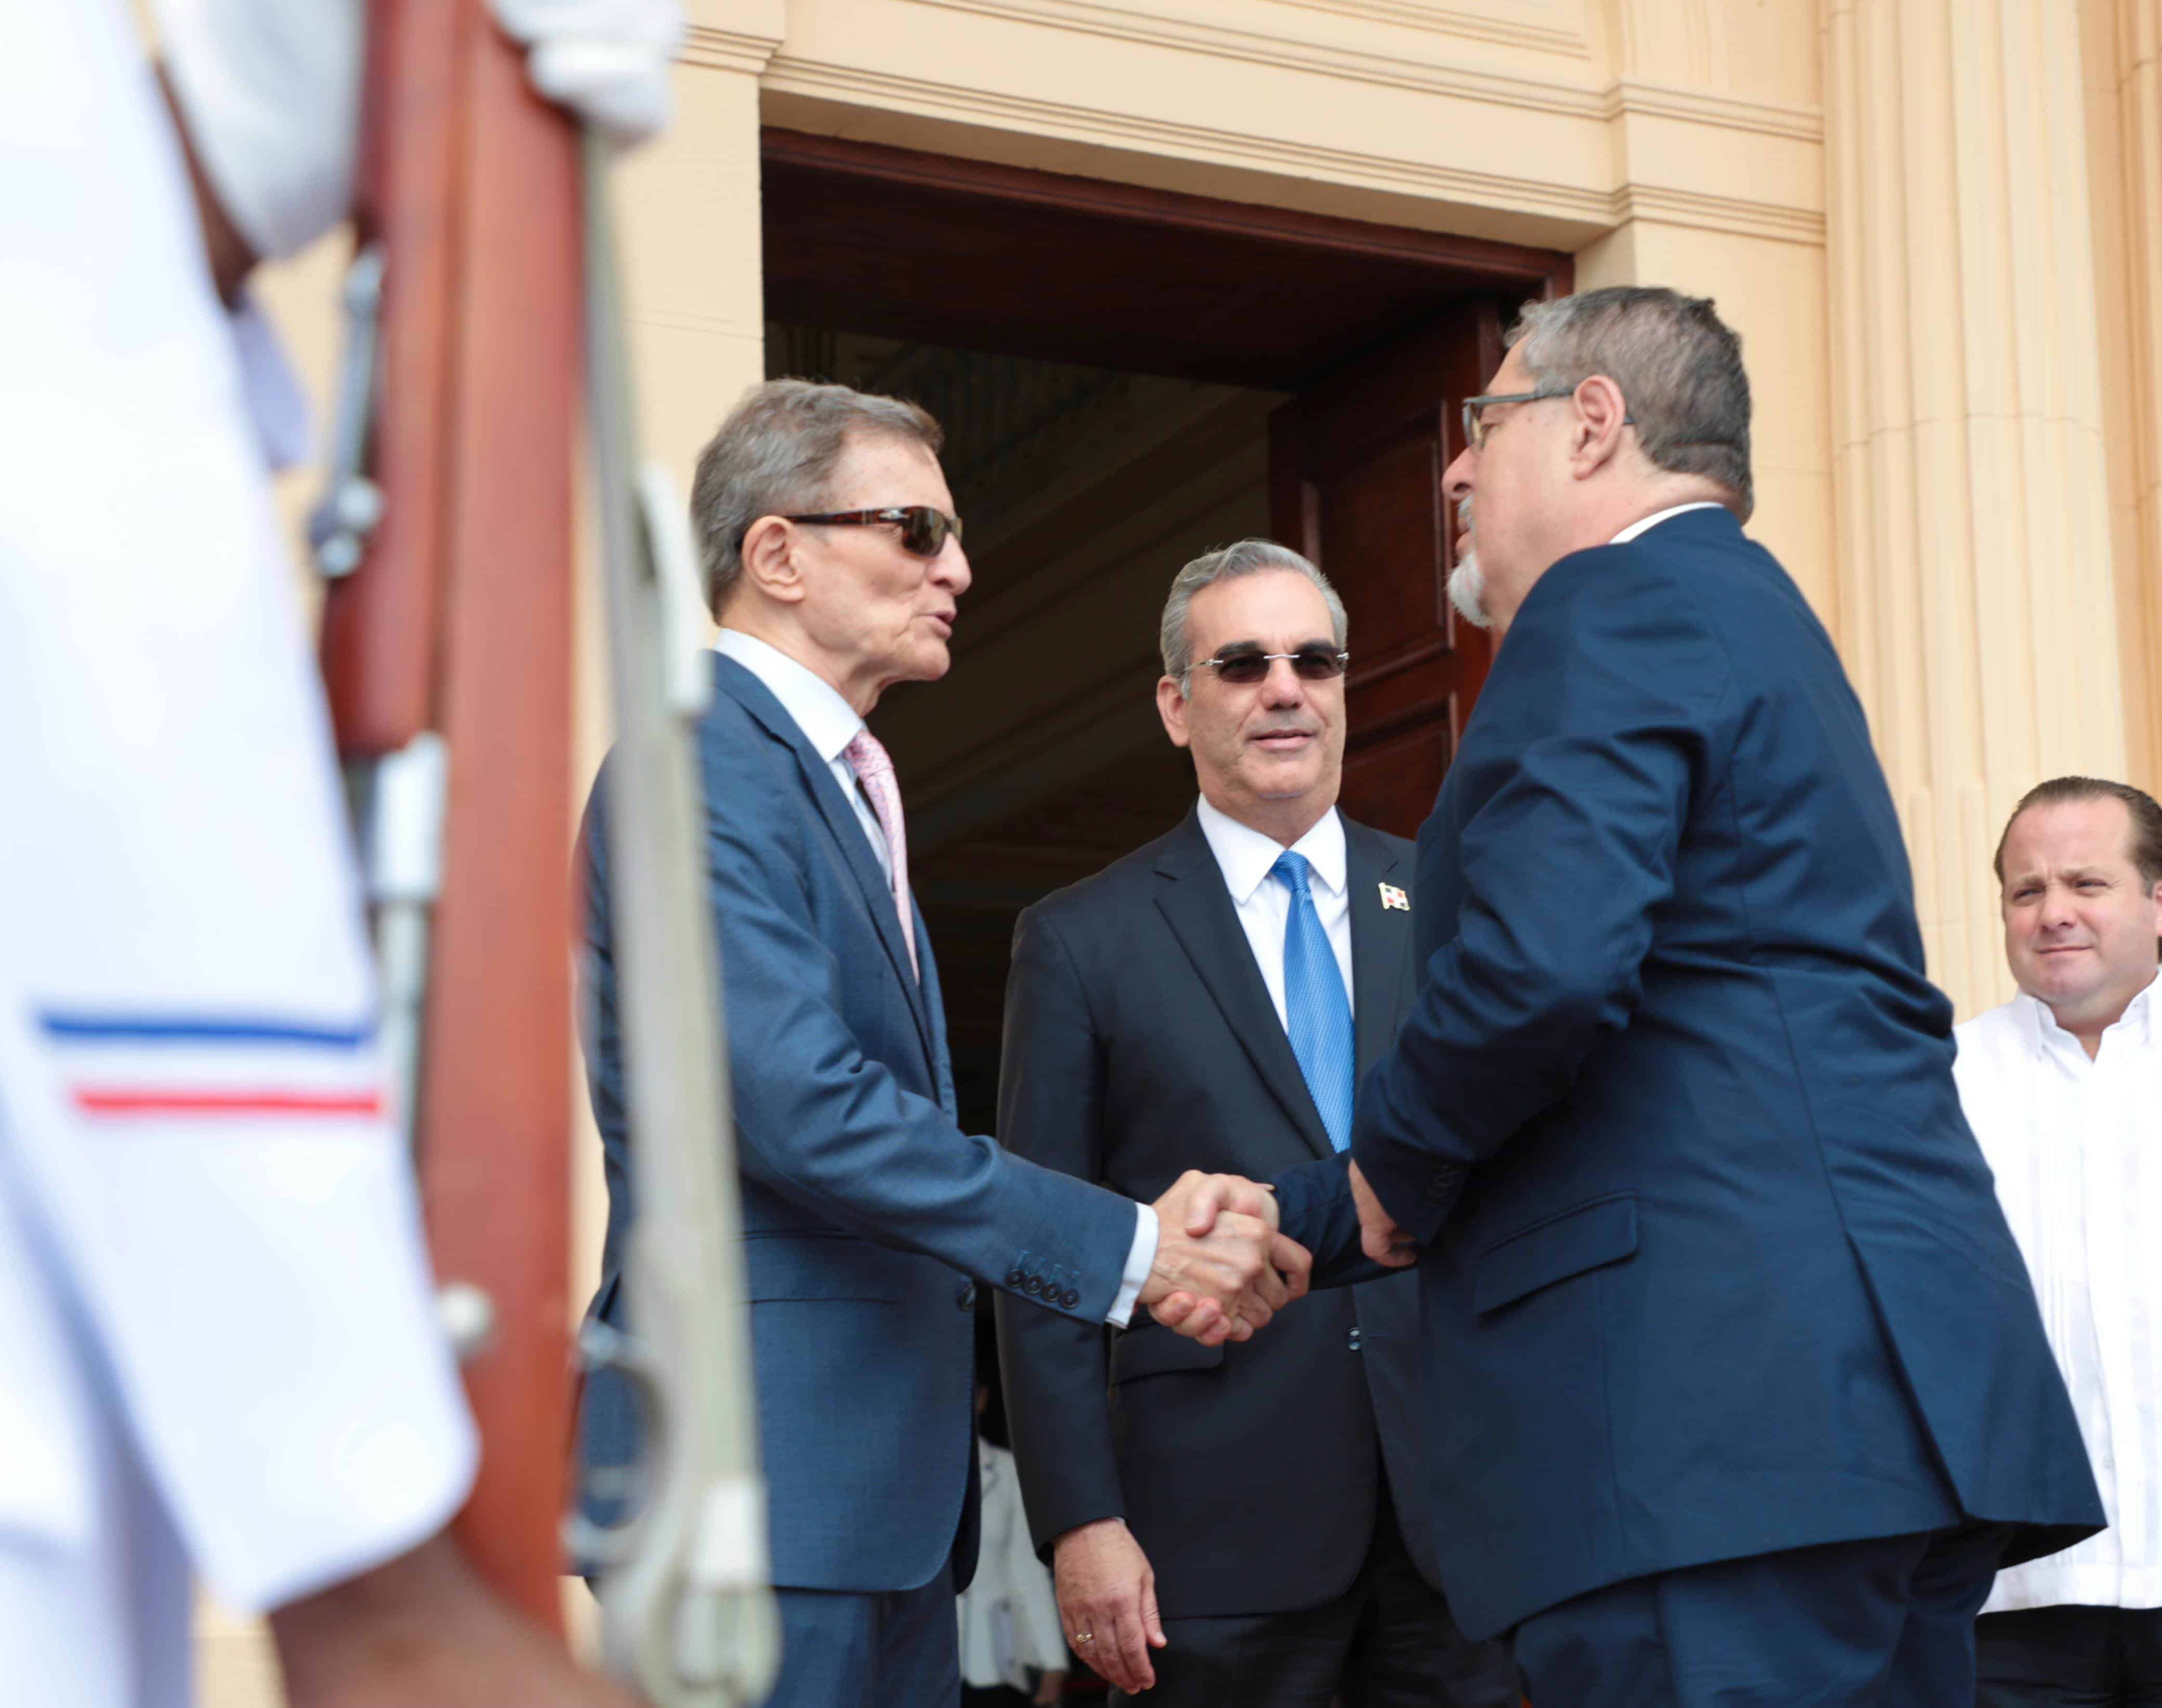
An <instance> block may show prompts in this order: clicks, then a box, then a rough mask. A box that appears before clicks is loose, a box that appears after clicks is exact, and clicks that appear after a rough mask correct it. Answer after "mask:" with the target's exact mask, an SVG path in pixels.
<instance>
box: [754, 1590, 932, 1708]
mask: <svg viewBox="0 0 2162 1708" xmlns="http://www.w3.org/2000/svg"><path fill="white" fill-rule="evenodd" d="M774 1599H775V1600H776V1601H778V1602H779V1603H780V1604H781V1676H780V1678H779V1679H778V1680H776V1683H775V1684H774V1687H773V1694H772V1695H770V1696H769V1697H767V1698H766V1708H953V1705H954V1704H956V1703H957V1702H958V1701H959V1700H961V1640H960V1622H959V1620H958V1617H956V1615H955V1613H954V1610H953V1565H952V1563H951V1562H950V1561H949V1562H948V1564H945V1565H943V1566H941V1567H940V1568H939V1569H938V1575H937V1576H936V1577H934V1578H933V1579H932V1580H931V1581H930V1582H929V1583H927V1584H926V1585H923V1586H922V1588H921V1589H915V1590H893V1591H891V1592H890V1593H886V1594H882V1595H854V1594H848V1593H845V1592H837V1591H833V1590H775V1591H774Z"/></svg>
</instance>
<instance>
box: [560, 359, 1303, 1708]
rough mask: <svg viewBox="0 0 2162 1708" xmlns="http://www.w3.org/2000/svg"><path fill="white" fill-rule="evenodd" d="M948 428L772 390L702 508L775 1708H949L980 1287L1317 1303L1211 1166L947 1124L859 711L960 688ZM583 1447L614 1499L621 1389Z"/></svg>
mask: <svg viewBox="0 0 2162 1708" xmlns="http://www.w3.org/2000/svg"><path fill="white" fill-rule="evenodd" d="M938 442H939V435H938V429H937V426H936V425H935V424H934V423H933V422H932V420H931V418H930V417H929V416H928V415H925V414H924V413H923V412H922V410H918V409H917V408H916V407H915V406H914V405H911V404H906V403H902V402H899V401H897V400H894V399H890V398H875V397H870V396H866V395H864V394H860V393H857V392H854V391H850V390H848V389H845V388H843V387H840V386H819V385H811V384H805V383H804V382H802V381H800V380H781V381H775V382H772V383H770V384H766V385H764V386H761V387H759V388H757V389H755V390H754V391H753V392H752V393H751V394H749V397H748V398H747V399H746V400H745V401H744V403H743V404H741V405H739V407H738V408H737V409H736V410H735V411H734V413H733V414H732V415H730V416H729V419H728V420H727V421H725V422H724V423H723V425H722V426H721V429H720V431H719V432H718V434H717V435H716V436H715V437H714V439H713V442H712V443H711V444H710V445H708V447H707V448H706V450H705V452H704V453H703V454H702V457H701V458H700V461H699V466H698V473H697V485H696V487H695V488H694V491H693V496H692V511H693V520H694V521H695V523H696V525H697V530H698V534H699V539H700V546H701V551H702V556H703V558H704V562H705V567H706V572H707V575H708V582H709V586H710V588H711V590H712V593H713V607H714V610H715V613H716V614H717V615H718V618H719V619H720V622H721V624H722V634H721V639H720V642H719V645H718V649H717V650H718V658H717V659H716V661H715V672H716V674H715V681H716V685H717V687H718V692H717V693H716V694H715V696H714V701H713V708H712V709H711V711H710V712H708V714H707V715H706V717H705V718H704V720H703V722H702V725H701V728H700V731H699V749H700V757H701V764H702V780H703V783H704V791H705V797H706V803H707V805H706V823H705V838H706V840H705V851H706V861H707V872H708V884H709V886H710V892H711V895H712V897H713V915H714V922H715V927H716V930H717V932H718V942H719V945H720V959H721V969H722V979H723V986H724V995H725V999H726V1003H727V1017H728V1033H729V1069H730V1073H731V1076H732V1079H733V1084H734V1099H735V1116H736V1130H737V1139H738V1144H739V1163H740V1166H741V1168H742V1173H743V1182H742V1194H743V1219H744V1267H745V1270H746V1272H747V1278H748V1281H749V1293H750V1298H751V1337H752V1342H753V1348H754V1353H755V1363H756V1371H757V1385H758V1409H759V1421H760V1442H761V1452H762V1455H763V1461H764V1466H765V1476H766V1481H767V1486H768V1491H769V1496H770V1502H769V1504H770V1512H771V1514H772V1525H771V1529H772V1536H771V1541H772V1562H773V1576H774V1581H775V1583H776V1585H777V1586H778V1587H779V1590H780V1603H781V1632H782V1644H783V1653H782V1660H781V1679H780V1682H779V1684H778V1685H777V1686H776V1691H775V1694H774V1695H773V1696H772V1698H771V1699H770V1700H772V1701H773V1702H774V1703H776V1704H781V1705H786V1708H842V1705H846V1708H933V1705H937V1708H946V1705H950V1704H951V1703H953V1701H954V1700H956V1699H957V1698H958V1693H959V1689H960V1679H959V1664H958V1653H957V1642H956V1636H957V1627H956V1623H955V1621H954V1617H953V1596H954V1594H955V1591H956V1590H957V1589H958V1587H959V1586H961V1585H964V1584H965V1583H966V1582H967V1581H968V1579H969V1575H970V1573H971V1572H972V1571H973V1570H974V1563H975V1538H976V1524H975V1516H976V1502H977V1494H978V1491H977V1476H976V1457H975V1447H974V1423H973V1403H972V1402H973V1399H974V1385H975V1379H974V1371H973V1367H972V1366H973V1360H974V1321H975V1293H976V1283H977V1282H979V1281H980V1282H987V1283H989V1284H990V1285H992V1286H995V1287H1000V1288H1005V1289H1006V1290H1007V1291H1009V1292H1010V1293H1014V1294H1016V1296H1018V1297H1021V1298H1026V1299H1027V1300H1028V1301H1029V1302H1030V1303H1031V1304H1033V1305H1035V1306H1037V1307H1040V1308H1043V1309H1045V1310H1048V1311H1055V1312H1057V1313H1060V1314H1063V1315H1066V1316H1068V1317H1071V1318H1073V1319H1076V1320H1078V1321H1084V1322H1090V1323H1104V1322H1110V1323H1114V1324H1120V1325H1124V1324H1125V1323H1126V1322H1127V1321H1128V1320H1129V1319H1130V1317H1131V1313H1132V1311H1133V1308H1134V1307H1135V1305H1136V1303H1137V1302H1138V1303H1141V1304H1145V1305H1146V1304H1151V1303H1155V1302H1157V1301H1158V1300H1159V1299H1161V1298H1163V1297H1164V1296H1165V1295H1166V1294H1167V1293H1169V1292H1170V1291H1171V1290H1172V1288H1188V1286H1189V1285H1190V1286H1192V1287H1193V1288H1196V1289H1198V1291H1200V1292H1201V1293H1204V1294H1206V1295H1207V1298H1208V1299H1209V1303H1208V1306H1207V1308H1205V1309H1204V1311H1202V1312H1201V1313H1199V1314H1198V1315H1197V1316H1195V1317H1193V1318H1189V1319H1188V1320H1187V1321H1186V1322H1185V1323H1184V1324H1183V1327H1184V1328H1185V1329H1188V1330H1189V1331H1192V1330H1194V1329H1197V1328H1198V1329H1200V1330H1201V1334H1200V1338H1202V1339H1204V1340H1207V1341H1208V1342H1209V1344H1221V1342H1222V1340H1224V1339H1225V1338H1226V1336H1229V1337H1230V1338H1233V1339H1239V1340H1243V1339H1245V1338H1246V1337H1247V1336H1248V1335H1251V1333H1252V1331H1253V1330H1254V1329H1257V1328H1259V1327H1261V1325H1263V1324H1266V1322H1267V1320H1268V1319H1269V1315H1270V1314H1271V1312H1272V1309H1273V1308H1276V1307H1277V1306H1280V1305H1282V1303H1285V1302H1286V1300H1287V1298H1290V1297H1292V1296H1293V1295H1294V1294H1295V1293H1298V1292H1299V1291H1303V1269H1304V1265H1305V1254H1304V1253H1303V1252H1302V1251H1298V1250H1297V1249H1296V1248H1295V1247H1292V1246H1290V1245H1289V1244H1288V1242H1287V1241H1282V1240H1281V1239H1279V1238H1277V1236H1276V1235H1274V1234H1273V1233H1272V1220H1273V1209H1272V1204H1271V1201H1270V1200H1269V1199H1268V1198H1267V1196H1266V1194H1264V1193H1262V1192H1261V1190H1260V1189H1259V1188H1256V1187H1253V1186H1251V1185H1250V1184H1248V1183H1244V1182H1237V1183H1226V1182H1223V1181H1220V1180H1219V1182H1218V1183H1216V1186H1215V1190H1217V1191H1219V1192H1222V1193H1228V1194H1230V1196H1231V1197H1232V1198H1233V1199H1235V1201H1236V1204H1237V1206H1238V1208H1239V1209H1240V1210H1241V1211H1244V1212H1248V1214H1240V1215H1237V1216H1235V1217H1234V1218H1233V1219H1232V1220H1231V1221H1230V1224H1228V1225H1225V1224H1219V1225H1218V1227H1217V1228H1216V1229H1215V1230H1214V1231H1210V1232H1207V1233H1205V1234H1204V1235H1200V1236H1196V1235H1191V1234H1189V1233H1188V1230H1187V1227H1188V1214H1187V1213H1186V1208H1185V1206H1186V1204H1187V1202H1188V1199H1190V1198H1191V1197H1192V1196H1193V1194H1194V1192H1195V1190H1196V1189H1197V1188H1198V1187H1199V1186H1200V1185H1201V1184H1202V1183H1204V1177H1203V1176H1200V1175H1198V1174H1190V1175H1188V1176H1187V1177H1184V1178H1182V1179H1181V1180H1180V1181H1179V1182H1178V1183H1177V1184H1175V1185H1174V1186H1172V1188H1171V1189H1170V1191H1168V1192H1167V1193H1166V1194H1164V1195H1163V1196H1162V1198H1159V1199H1157V1202H1156V1204H1154V1205H1153V1206H1151V1205H1147V1204H1136V1203H1135V1202H1134V1201H1133V1200H1131V1199H1125V1198H1120V1197H1119V1196H1117V1195H1116V1194H1113V1193H1110V1192H1108V1191H1105V1190H1104V1189H1103V1188H1100V1187H1098V1186H1094V1185H1091V1184H1089V1183H1085V1182H1083V1181H1079V1180H1076V1179H1074V1178H1071V1177H1070V1176H1068V1175H1065V1174H1062V1173H1056V1172H1054V1171H1052V1170H1050V1169H1046V1168H1041V1167H1036V1166H1034V1165H1032V1164H1030V1163H1027V1162H1022V1161H1021V1160H1020V1159H1019V1158H1017V1157H1011V1156H1010V1155H1008V1154H1007V1153H1006V1152H1004V1151H1002V1150H1001V1149H1000V1147H999V1146H998V1145H997V1144H996V1143H995V1141H992V1140H990V1139H988V1138H980V1137H971V1136H968V1135H965V1134H963V1132H962V1131H960V1129H959V1128H958V1126H956V1125H955V1115H954V1100H953V1074H952V1071H951V1069H950V1068H949V1066H948V1058H947V1049H946V1031H945V1017H944V1014H943V1010H942V1008H941V1005H940V1000H939V991H938V973H937V964H936V963H935V961H934V960H933V959H932V953H931V944H930V943H929V941H928V939H927V937H926V935H925V932H924V925H923V919H922V914H921V913H920V912H919V911H917V908H916V906H915V904H914V901H913V899H912V897H911V895H910V892H909V888H908V877H907V859H908V854H907V840H906V823H905V821H904V819H903V817H902V816H901V798H900V791H899V786H898V783H897V782H896V778H895V775H894V769H893V765H892V763H891V761H890V759H888V757H887V755H886V754H885V749H884V748H883V747H882V746H880V744H879V743H878V741H877V739H875V737H874V736H873V735H872V734H870V731H869V730H868V729H866V728H864V713H868V712H869V711H870V709H871V708H872V707H873V706H874V705H875V704H876V703H877V702H878V698H879V696H880V693H881V692H884V690H885V689H886V688H887V687H890V686H891V685H892V684H894V683H895V682H911V681H931V680H934V679H936V678H937V677H938V676H943V674H945V671H946V668H947V665H948V640H949V638H950V636H951V635H952V632H953V622H954V618H955V612H956V608H957V604H958V600H959V598H960V596H961V594H962V593H963V592H965V591H966V590H967V588H968V586H969V566H968V560H967V559H966V557H964V556H963V554H962V551H961V545H960V525H959V524H958V522H957V521H955V520H953V499H952V497H951V496H950V495H949V494H948V491H947V488H946V482H945V479H944V478H943V475H942V474H941V473H940V472H939V468H938V461H937V454H936V453H937V447H938ZM607 813H608V770H607V769H606V768H604V769H603V774H602V776H601V779H600V781H599V782H598V783H597V784H596V786H595V788H594V792H593V800H592V802H591V803H590V804H589V806H588V812H587V825H586V832H585V836H584V859H585V861H586V864H587V868H588V870H587V878H588V896H589V913H588V927H587V949H588V954H587V958H586V964H585V969H584V971H585V983H586V994H587V997H588V1000H587V1002H586V1005H585V1017H586V1021H587V1025H588V1032H587V1038H586V1042H587V1057H588V1064H589V1068H590V1073H591V1081H592V1089H593V1107H594V1112H595V1115H596V1116H597V1117H598V1122H599V1126H600V1130H601V1135H602V1139H603V1143H604V1145H605V1147H606V1161H607V1169H608V1241H607V1246H606V1249H605V1251H604V1253H603V1270H602V1278H601V1287H600V1291H599V1293H598V1295H597V1296H596V1297H595V1299H594V1302H593V1312H594V1314H597V1315H598V1316H599V1317H600V1318H601V1319H603V1320H606V1321H608V1322H610V1323H618V1322H621V1321H623V1320H624V1317H625V1307H626V1304H628V1306H629V1316H630V1319H631V1320H632V1323H633V1325H634V1326H635V1314H636V1308H637V1301H636V1300H635V1298H633V1299H630V1300H628V1301H626V1300H625V1298H624V1293H623V1284H622V1279H621V1277H622V1264H623V1259H624V1254H625V1246H626V1235H627V1234H628V1231H629V1227H630V1224H631V1221H632V1218H633V1215H634V1214H635V1206H634V1204H633V1203H632V1199H631V1176H630V1170H629V1156H628V1153H627V1145H628V1141H629V1135H628V1131H627V1128H626V1123H625V1116H624V1101H623V1080H622V1037H621V1033H620V1029H619V1016H618V1013H617V1010H616V985H615V977H614V947H613V945H614V938H613V932H612V929H611V925H610V914H609V897H608V872H607V847H608V843H607V836H606V821H607ZM1205 1226H1206V1222H1205V1220H1204V1227H1205ZM1279 1271H1282V1272H1286V1273H1287V1274H1288V1276H1289V1277H1290V1279H1289V1280H1288V1281H1287V1280H1286V1279H1285V1277H1284V1276H1283V1275H1280V1274H1279V1273H1278V1272H1279ZM582 1449H583V1454H584V1457H585V1460H586V1463H587V1467H588V1487H589V1488H591V1487H592V1486H594V1485H595V1484H597V1483H598V1484H599V1485H601V1486H606V1484H607V1482H608V1473H610V1472H613V1473H614V1477H615V1481H617V1482H619V1483H620V1481H622V1478H623V1475H624V1467H627V1466H629V1465H631V1464H633V1463H634V1462H635V1460H636V1458H637V1453H638V1445H637V1432H636V1428H635V1414H634V1411H633V1407H632V1402H631V1400H630V1397H629V1394H628V1392H626V1391H625V1389H624V1386H623V1384H622V1383H621V1382H620V1381H619V1380H617V1379H615V1378H614V1377H613V1376H610V1375H608V1374H606V1373H603V1374H601V1375H597V1376H596V1377H595V1378H594V1380H593V1382H592V1383H591V1384H590V1386H589V1388H588V1397H587V1402H586V1408H585V1415H584V1418H583V1420H582ZM596 1470H598V1471H599V1472H600V1473H601V1475H600V1476H598V1477H596V1476H594V1475H593V1473H594V1472H595V1471H596ZM589 1512H590V1515H591V1516H593V1517H596V1518H598V1519H601V1520H603V1521H605V1520H606V1519H608V1517H610V1516H611V1515H610V1514H609V1512H608V1511H606V1510H605V1503H603V1504H602V1506H601V1508H600V1509H599V1510H595V1508H594V1506H593V1504H592V1503H589Z"/></svg>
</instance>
